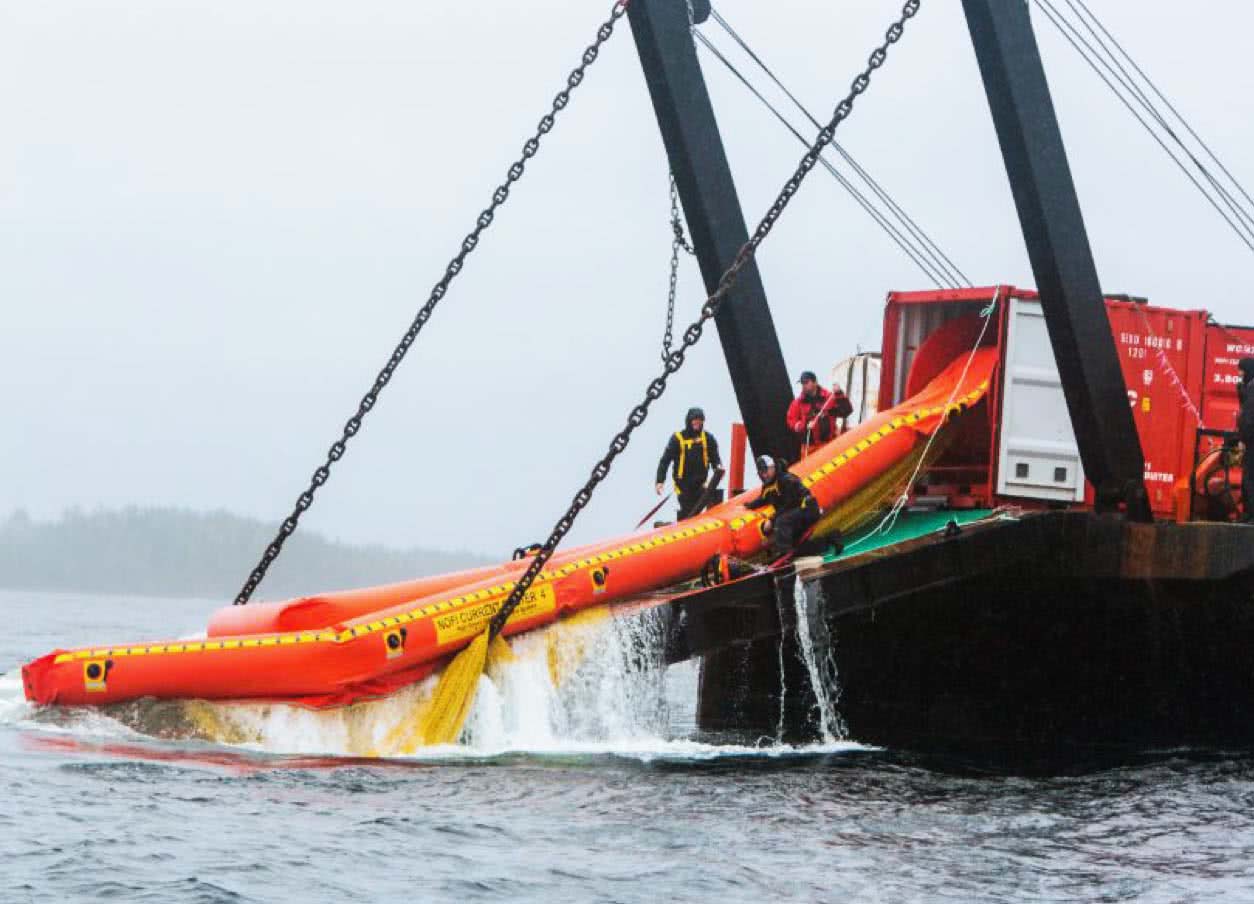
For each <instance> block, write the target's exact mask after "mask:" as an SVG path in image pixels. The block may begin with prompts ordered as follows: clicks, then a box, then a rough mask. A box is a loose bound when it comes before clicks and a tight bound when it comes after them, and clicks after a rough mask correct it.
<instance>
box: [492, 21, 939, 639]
mask: <svg viewBox="0 0 1254 904" xmlns="http://www.w3.org/2000/svg"><path fill="white" fill-rule="evenodd" d="M921 3H922V0H906V3H905V4H904V5H903V6H902V8H901V17H900V18H899V19H898V20H897V21H896V22H894V23H893V24H892V25H891V26H889V28H888V31H887V32H885V34H884V43H882V44H880V46H878V47H876V48H875V49H874V50H873V51H871V55H870V56H869V57H868V58H867V65H866V68H865V69H863V70H862V72H860V73H858V75H857V77H856V78H854V80H853V83H852V84H851V85H850V87H849V93H848V94H847V95H845V98H844V99H843V100H842V101H841V102H840V103H839V104H837V105H836V109H835V111H834V112H833V113H832V118H831V120H829V121H828V123H827V125H825V126H823V128H822V129H820V130H819V134H818V136H817V137H816V138H815V140H814V143H813V144H811V145H810V148H809V150H807V151H806V153H805V156H804V157H802V158H801V162H800V163H799V164H798V165H797V169H796V171H795V172H794V173H793V174H792V176H791V177H790V178H789V179H788V181H787V182H785V183H784V187H783V188H782V189H781V190H780V192H779V195H778V196H776V198H775V202H774V203H773V204H771V206H770V208H769V209H768V210H767V212H766V214H765V215H764V216H763V217H762V220H761V221H760V222H759V223H758V227H757V229H755V230H754V232H753V235H752V236H750V238H749V241H747V242H745V244H744V245H742V246H741V248H740V251H738V252H737V253H736V257H735V259H734V260H733V261H732V263H731V266H730V267H728V268H727V270H726V271H725V272H724V273H723V275H722V276H721V277H720V278H719V281H718V285H717V286H716V287H715V289H714V291H713V292H712V293H711V294H710V296H709V297H708V298H706V300H705V303H704V304H703V305H702V306H701V316H700V317H698V318H697V319H696V320H694V321H693V322H692V323H691V324H690V325H689V326H688V328H687V329H686V330H684V337H683V343H682V344H681V345H680V347H679V348H677V349H676V350H675V351H673V352H671V353H670V355H669V356H667V359H666V364H665V369H664V370H663V372H662V373H661V375H660V376H657V377H654V379H653V380H652V382H650V383H649V385H648V387H647V388H646V390H645V397H644V399H643V400H642V401H641V402H640V404H638V405H636V407H634V408H633V409H631V411H630V413H629V414H628V415H627V425H626V426H625V427H624V428H623V429H622V430H620V431H619V432H618V433H617V434H616V435H615V436H614V438H613V439H612V440H611V441H610V446H609V451H608V452H607V453H606V454H605V457H603V458H602V459H601V460H600V461H598V462H597V463H596V465H594V466H593V468H592V473H591V474H590V475H589V477H588V480H587V482H586V483H584V485H583V487H581V488H580V490H579V492H577V493H576V494H575V497H574V499H573V500H571V503H570V506H569V508H567V509H566V513H565V514H564V515H562V517H561V518H559V519H558V521H557V523H556V524H555V525H553V530H552V532H551V533H550V534H549V538H548V539H547V540H545V542H544V545H543V546H542V547H541V548H540V551H539V552H538V553H537V554H536V556H535V557H534V558H533V559H532V560H531V564H530V565H529V566H528V567H527V570H526V571H525V572H523V574H522V576H521V577H519V579H518V583H517V584H515V585H514V589H513V591H512V592H511V593H510V595H509V598H508V599H507V600H506V601H505V604H504V605H503V606H501V608H500V609H499V610H498V611H497V613H496V614H495V615H494V616H492V621H491V623H490V624H489V630H490V631H491V636H493V637H495V636H497V635H499V634H500V633H501V629H502V628H504V627H505V622H506V621H507V620H508V619H509V617H510V614H511V613H512V612H513V611H514V609H516V608H517V607H518V604H519V603H520V602H521V601H522V599H523V597H524V595H525V594H526V593H527V590H528V589H529V588H530V587H531V584H532V583H533V582H534V581H535V579H536V577H537V576H538V575H539V574H540V572H541V571H542V570H543V568H544V566H545V564H546V563H547V562H548V561H549V559H550V558H552V556H553V552H554V551H555V550H556V549H557V546H558V544H559V543H561V542H562V538H563V537H565V536H566V534H567V533H568V532H569V531H570V529H571V527H572V526H573V525H574V523H575V519H576V518H577V517H578V516H579V513H580V512H581V511H583V509H584V507H585V506H586V505H587V504H588V502H589V501H591V499H592V493H593V491H594V490H596V488H597V485H598V484H600V483H601V481H603V480H605V478H606V477H607V476H609V473H610V467H611V466H612V465H613V463H614V459H616V458H617V457H618V456H619V455H620V454H622V452H623V450H624V449H626V448H627V444H628V443H629V442H630V441H631V434H632V433H633V432H634V431H635V429H636V428H637V427H639V426H640V425H641V424H643V423H644V420H645V418H647V417H648V416H649V407H650V406H651V405H652V404H653V403H654V402H656V401H657V400H658V399H660V398H661V397H662V394H663V393H664V392H666V382H667V380H668V379H669V378H670V376H671V374H673V373H675V372H676V371H678V370H679V369H680V368H681V367H683V365H684V358H685V356H686V355H687V353H688V350H689V349H690V348H692V347H693V346H694V345H696V344H697V342H699V341H700V339H701V334H702V333H703V332H704V330H705V326H706V324H707V323H709V322H710V320H711V319H713V317H714V315H716V314H717V313H718V310H719V308H720V307H721V306H722V304H723V301H724V300H725V299H726V297H727V293H728V292H730V291H731V288H732V286H733V285H735V283H736V279H737V278H738V277H739V276H740V271H741V270H743V269H744V268H745V266H746V265H748V263H749V261H751V260H752V259H753V256H754V255H755V254H756V253H757V250H758V246H759V245H761V244H762V242H763V240H765V239H766V237H767V236H768V235H769V234H770V232H771V230H772V229H773V228H774V226H775V223H776V221H777V220H778V219H779V217H780V215H781V214H782V213H783V212H784V208H786V207H787V206H788V203H789V202H790V201H791V200H792V198H793V196H794V195H795V194H796V193H797V190H798V189H799V188H800V187H801V182H802V180H804V179H805V177H806V175H807V174H809V172H810V170H812V169H814V166H815V164H816V163H817V162H818V159H819V154H820V153H822V151H823V149H824V148H826V147H827V145H828V144H829V143H830V142H831V140H832V136H833V135H834V134H835V133H836V128H837V126H839V125H840V124H841V123H842V122H844V121H845V120H846V119H848V118H849V114H850V113H852V112H853V105H854V102H855V101H856V100H857V99H858V98H859V97H860V96H862V94H863V93H864V92H865V91H866V89H867V88H868V87H869V86H870V84H871V76H872V74H873V73H874V72H875V70H877V69H879V68H880V67H881V66H883V65H884V61H885V60H886V59H887V58H888V48H889V47H891V46H892V45H893V44H896V43H897V42H898V41H900V40H901V36H902V34H903V33H904V31H905V26H906V22H907V21H909V20H910V19H912V18H914V16H915V14H916V13H918V11H919V6H920V4H921Z"/></svg>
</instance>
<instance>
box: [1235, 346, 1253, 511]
mask: <svg viewBox="0 0 1254 904" xmlns="http://www.w3.org/2000/svg"><path fill="white" fill-rule="evenodd" d="M1237 367H1238V368H1240V370H1241V382H1240V383H1238V384H1237V396H1238V397H1239V398H1240V399H1241V410H1240V411H1239V412H1238V413H1237V435H1238V436H1239V437H1240V438H1241V442H1242V443H1243V444H1244V445H1245V459H1244V462H1243V464H1242V466H1241V475H1242V476H1241V496H1242V499H1243V501H1244V502H1245V522H1246V523H1247V524H1254V358H1242V359H1241V361H1240V362H1239V363H1238V364H1237Z"/></svg>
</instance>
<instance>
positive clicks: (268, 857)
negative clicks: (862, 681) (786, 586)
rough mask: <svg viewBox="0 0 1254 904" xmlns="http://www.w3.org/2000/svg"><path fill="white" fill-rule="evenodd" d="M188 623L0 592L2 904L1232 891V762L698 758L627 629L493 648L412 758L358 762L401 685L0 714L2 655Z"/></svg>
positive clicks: (609, 622) (174, 609) (1239, 862)
mask: <svg viewBox="0 0 1254 904" xmlns="http://www.w3.org/2000/svg"><path fill="white" fill-rule="evenodd" d="M790 602H791V601H790ZM796 603H797V606H798V614H799V615H800V614H802V611H803V606H802V600H800V599H798V600H797V601H796ZM211 607H212V604H211V603H209V602H206V601H188V600H156V599H145V600H134V599H126V598H122V597H105V596H87V595H52V594H17V593H9V592H0V611H3V612H4V613H5V614H6V616H8V618H7V621H8V623H9V624H10V625H11V626H13V629H12V630H11V631H10V632H9V633H8V634H6V635H4V636H3V637H0V671H2V672H3V673H4V674H3V675H2V676H0V788H2V789H3V794H0V863H3V864H4V869H3V870H0V900H3V901H6V902H7V901H17V902H26V901H43V900H62V901H93V900H114V901H117V900H122V901H163V902H164V901H176V902H179V901H196V902H218V901H222V902H226V901H231V902H239V901H248V902H253V901H256V902H286V901H291V900H294V899H299V900H309V901H324V900H381V899H384V898H387V897H392V896H404V897H405V898H408V899H414V900H423V901H426V900H458V901H480V900H498V899H501V898H508V899H510V900H524V901H566V900H579V901H583V900H613V901H631V902H634V901H641V902H644V901H650V902H652V901H657V900H667V899H670V900H710V899H712V898H718V899H722V900H725V901H750V900H752V901H762V900H797V901H829V900H830V901H836V900H842V901H843V900H867V901H914V900H926V901H931V900H961V901H1002V900H1010V899H1013V900H1044V901H1074V900H1096V899H1101V900H1138V901H1139V900H1150V901H1157V900H1161V901H1178V900H1188V901H1202V900H1215V901H1218V900H1224V901H1230V900H1248V899H1251V898H1252V897H1254V859H1252V858H1251V857H1250V855H1249V853H1248V852H1249V850H1250V849H1252V848H1254V816H1252V815H1251V814H1252V813H1254V807H1252V806H1251V804H1254V758H1251V757H1250V756H1248V755H1235V754H1233V755H1223V754H1216V753H1209V754H1203V753H1199V752H1185V751H1176V752H1169V753H1164V754H1161V755H1158V756H1154V757H1146V758H1144V759H1143V760H1141V761H1138V762H1134V763H1124V764H1121V765H1115V766H1107V767H1105V768H1102V769H1100V770H1096V771H1090V772H1088V773H1086V774H1080V775H1063V776H1056V777H1045V778H1024V777H1015V776H1006V775H997V774H984V773H980V772H975V771H972V770H971V769H970V768H966V767H962V766H959V765H957V764H953V763H946V762H941V761H935V760H929V759H923V758H919V757H915V756H910V755H906V754H903V753H900V752H895V751H885V750H876V749H871V748H866V747H862V746H860V745H858V744H857V743H856V742H839V741H838V742H834V743H829V744H825V745H823V746H818V747H811V748H800V749H798V748H790V747H781V746H773V745H772V744H771V742H770V741H769V739H768V740H764V741H763V744H764V745H766V746H762V747H746V746H736V745H727V744H719V743H717V742H716V741H717V739H711V738H708V737H707V738H699V737H697V736H696V734H695V730H694V706H695V700H696V688H697V670H696V668H695V666H694V665H692V664H686V665H684V666H677V667H671V668H669V669H667V668H663V667H661V665H660V663H659V661H658V659H657V657H656V650H657V649H659V647H658V645H657V644H656V643H655V642H654V640H655V639H656V638H655V637H654V634H655V632H656V630H657V623H656V621H654V620H653V619H652V617H651V616H648V615H645V616H644V617H642V618H636V619H626V620H619V619H612V618H603V619H600V620H592V622H591V623H590V624H585V625H582V626H580V625H576V626H574V629H573V630H570V631H568V632H567V634H568V636H562V637H557V636H555V635H557V634H559V633H560V629H559V631H558V632H549V636H546V634H543V633H540V634H534V635H531V636H528V637H526V638H522V639H519V640H516V641H515V643H514V646H515V651H516V653H517V654H518V658H517V661H516V662H515V663H514V664H513V665H512V666H511V667H510V668H509V669H507V670H505V671H504V672H502V673H496V674H492V675H489V676H487V677H485V678H484V679H482V683H481V686H480V688H479V693H478V696H477V699H476V703H475V707H474V710H473V711H472V713H471V717H470V720H469V722H468V726H467V731H466V733H465V735H464V737H463V740H464V742H465V743H464V744H462V745H458V746H455V747H447V748H439V749H434V750H426V751H421V752H419V753H417V754H415V755H413V756H392V757H384V758H368V757H365V756H363V750H364V748H365V747H367V746H369V745H370V744H378V743H379V741H380V739H381V738H385V737H386V736H387V733H388V730H389V728H390V727H391V726H392V725H394V724H396V723H397V722H398V721H403V719H404V718H405V717H406V716H407V715H408V714H409V713H410V712H411V711H412V707H413V706H414V705H415V702H416V701H417V700H419V699H420V698H421V695H422V693H423V690H424V688H423V687H422V686H419V687H417V688H414V689H411V690H410V691H407V692H405V693H403V694H398V695H395V696H394V697H393V698H389V699H388V700H386V701H382V702H381V703H379V704H374V705H373V708H372V709H367V710H363V711H362V712H360V713H358V714H356V715H352V716H350V715H348V714H347V712H346V711H336V712H333V713H327V714H318V713H314V712H312V711H308V710H303V709H300V708H296V707H283V706H256V705H249V706H237V707H223V706H214V707H207V708H206V710H207V711H208V712H209V713H211V714H212V715H211V716H206V715H205V711H197V710H196V709H195V708H194V707H193V709H192V711H191V713H190V714H189V712H188V710H187V708H186V707H183V706H182V705H181V704H155V703H151V702H148V703H138V704H133V705H131V706H129V707H118V708H115V709H114V710H111V711H110V712H108V713H104V712H98V711H94V710H74V711H67V710H45V711H37V710H35V709H33V708H32V707H30V706H29V705H27V704H26V703H25V701H24V700H22V698H21V688H20V685H19V682H18V678H17V674H16V667H17V666H18V665H19V664H20V662H22V661H25V660H27V659H29V658H32V657H34V656H36V655H39V654H41V653H44V652H47V650H49V649H51V648H53V647H55V646H68V645H73V644H78V643H85V642H92V641H95V642H104V641H109V640H122V639H127V638H143V637H157V636H162V635H167V636H168V635H171V634H189V633H193V632H194V631H196V630H198V629H199V627H200V625H201V623H202V622H203V618H204V615H205V613H207V612H208V611H209V609H210V608H211ZM816 627H817V626H815V625H811V626H810V629H809V630H810V633H811V640H812V641H813V644H814V647H815V649H816V650H817V649H818V648H820V647H824V646H825V645H826V643H825V639H824V638H822V637H821V636H819V634H818V632H817V631H816V630H815V628H816ZM555 650H556V651H557V653H556V654H555V653H554V651H555ZM832 665H833V664H832V663H828V662H826V661H825V660H824V659H823V657H822V655H821V654H820V655H819V656H818V658H817V659H816V661H815V662H814V664H813V667H814V669H815V670H816V671H818V672H820V673H823V674H828V673H829V672H830V670H831V668H832ZM815 705H816V706H832V705H834V706H835V707H836V708H837V709H838V708H839V698H838V696H835V695H833V696H832V697H830V698H829V699H828V700H827V701H825V702H824V703H822V704H821V703H820V702H819V701H816V703H815ZM215 732H216V733H217V737H218V740H212V741H211V740H206V738H207V737H210V736H212V735H214V733H215Z"/></svg>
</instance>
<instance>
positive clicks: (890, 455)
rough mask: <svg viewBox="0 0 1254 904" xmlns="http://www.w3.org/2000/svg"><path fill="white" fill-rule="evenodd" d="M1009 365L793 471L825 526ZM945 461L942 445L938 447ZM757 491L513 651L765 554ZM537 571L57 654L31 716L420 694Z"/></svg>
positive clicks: (525, 612)
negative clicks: (144, 705)
mask: <svg viewBox="0 0 1254 904" xmlns="http://www.w3.org/2000/svg"><path fill="white" fill-rule="evenodd" d="M996 354H997V352H996V350H995V349H981V350H979V351H977V352H975V353H974V354H973V355H971V356H969V357H968V356H966V355H963V356H962V358H960V359H958V360H956V361H954V362H953V363H952V364H951V365H950V366H949V367H948V368H946V369H945V370H944V371H943V372H942V373H941V374H939V375H938V376H937V377H936V378H935V379H933V380H932V381H931V382H930V383H928V385H927V386H926V387H925V388H924V389H923V390H922V391H921V392H919V393H918V394H917V395H915V396H914V397H913V398H911V399H910V400H908V401H907V402H904V403H902V404H901V405H898V406H897V407H895V408H893V409H891V410H889V411H884V412H881V413H880V414H878V415H877V416H876V417H874V418H873V419H871V420H870V421H868V422H866V423H864V424H861V425H859V426H857V427H854V428H853V429H851V430H849V431H848V432H846V433H845V434H843V435H841V436H840V437H838V438H836V439H835V440H833V441H832V442H831V443H829V444H827V445H826V446H824V447H822V448H821V449H819V450H817V451H815V452H814V453H812V454H811V455H809V456H808V457H806V458H805V459H803V460H802V461H800V462H798V463H797V464H796V465H794V466H793V467H792V468H791V469H790V470H792V471H793V473H795V474H797V475H798V476H799V477H801V478H802V480H803V481H804V482H805V484H806V485H807V486H808V487H809V488H810V490H811V492H813V493H814V496H815V498H816V499H817V500H818V502H819V505H820V506H821V507H822V509H823V511H824V513H825V514H824V518H823V520H822V521H821V522H820V525H819V527H820V529H823V528H824V527H828V528H830V527H846V526H848V525H849V524H850V523H851V522H853V521H857V520H860V519H864V518H865V517H867V516H868V515H873V514H874V507H875V506H877V505H879V504H880V503H881V502H882V501H883V499H884V498H886V496H887V495H890V494H893V493H895V492H897V491H899V489H900V487H901V486H902V485H904V484H905V482H906V481H907V480H908V479H909V477H910V473H911V471H912V469H913V467H914V465H915V464H916V463H917V462H918V461H919V460H920V456H921V452H922V450H923V449H924V448H925V447H926V444H927V440H928V437H929V436H931V435H932V434H933V433H935V432H937V431H938V430H939V429H940V427H941V426H942V425H943V424H944V423H945V422H946V421H947V420H948V419H949V417H950V416H951V415H957V414H961V413H962V412H963V411H965V410H967V409H969V408H971V407H972V406H974V405H976V404H977V403H979V402H980V401H981V400H982V399H983V398H984V396H985V394H986V392H987V390H988V386H989V382H990V380H991V379H992V372H993V369H994V367H995V365H996V360H997V359H996ZM937 445H938V446H939V445H940V444H937ZM757 493H758V491H757V490H753V491H750V492H748V493H744V494H742V495H740V496H737V497H735V498H734V499H731V500H729V501H727V502H724V503H722V504H721V505H718V506H716V507H715V508H712V509H710V510H709V511H707V512H706V513H705V514H703V515H700V516H698V517H695V518H691V519H689V520H687V521H683V522H680V523H679V524H675V525H669V526H666V527H662V528H656V529H654V530H649V531H645V532H642V533H638V534H633V535H630V536H628V537H624V538H619V539H615V540H610V541H607V542H604V543H598V544H592V545H588V546H584V547H581V548H578V549H573V550H569V551H567V552H565V553H563V554H561V555H557V556H554V557H553V558H552V559H551V560H550V561H549V563H548V567H547V568H546V569H545V570H544V571H542V572H541V573H540V575H539V577H538V578H537V579H536V582H535V583H534V584H533V585H532V587H531V588H530V590H529V591H528V593H527V595H526V597H525V599H524V600H523V602H522V604H521V605H519V607H518V608H517V609H516V610H515V612H514V613H513V615H512V616H511V617H510V619H509V621H508V622H507V623H506V625H505V631H504V633H505V635H506V636H510V635H514V634H519V633H521V632H524V631H529V630H532V629H533V628H537V627H541V626H543V625H547V624H550V623H552V622H554V621H556V620H558V619H559V618H562V617H563V616H565V615H568V614H570V613H573V612H576V611H578V610H581V609H584V608H587V607H589V606H593V605H599V604H601V603H607V602H612V601H614V600H617V599H622V598H625V597H630V596H634V595H637V594H640V593H643V592H645V591H650V590H657V589H660V588H663V587H667V586H670V585H672V584H675V583H677V582H680V581H685V580H690V579H692V578H694V577H696V576H697V575H698V574H699V573H700V570H701V566H702V565H703V564H704V563H705V562H706V561H707V560H709V559H710V557H711V556H713V555H715V554H716V553H721V554H724V555H728V554H730V555H734V556H737V557H739V558H752V557H754V556H755V555H758V554H759V553H761V552H763V548H764V545H765V535H764V533H763V524H764V522H765V520H766V519H767V518H769V517H770V516H771V514H772V510H771V508H770V507H765V508H762V509H758V510H756V511H754V510H750V509H747V508H746V507H745V503H746V502H749V501H750V500H752V499H753V498H755V497H756V496H757ZM525 564H526V562H525V561H521V562H510V563H506V564H503V565H499V566H491V567H488V568H484V569H473V570H471V571H466V572H459V573H457V574H453V575H445V576H440V577H435V578H424V579H422V580H417V581H410V582H404V583H401V584H392V585H388V586H385V587H376V588H368V589H364V590H355V591H347V592H343V593H333V594H326V595H324V596H318V597H308V598H305V599H302V600H295V601H291V602H288V603H276V604H254V605H250V606H245V607H228V608H227V609H225V610H222V611H221V612H219V613H218V614H216V615H215V616H214V618H213V621H212V622H211V625H210V631H209V632H208V636H207V637H206V638H205V639H199V640H174V641H158V642H155V643H128V644H119V645H113V646H100V647H86V648H83V649H78V650H56V651H54V652H52V653H49V654H48V655H46V656H43V657H41V658H39V659H36V660H35V661H34V662H31V663H29V664H27V665H26V666H24V667H23V668H22V679H23V685H24V688H25V692H26V696H27V698H28V699H29V700H31V701H33V702H36V703H42V704H104V703H117V702H119V701H123V700H132V699H136V698H139V697H158V698H199V699H210V700H249V699H251V700H257V699H265V700H282V701H287V702H291V703H299V704H303V705H309V706H329V705H340V704H345V703H350V702H353V701H355V700H360V699H366V698H370V697H377V696H381V695H383V694H387V693H389V692H391V691H393V690H396V689H397V688H399V687H402V686H404V685H407V684H410V683H412V682H414V681H417V680H419V679H421V678H423V677H425V676H426V675H428V674H430V673H431V672H433V671H434V670H435V669H436V668H438V667H439V666H440V665H441V664H442V663H443V661H444V660H445V659H446V658H447V657H449V656H450V655H451V654H453V653H455V652H457V651H458V650H459V649H461V648H462V647H463V646H465V645H466V643H467V642H468V641H470V639H471V638H473V637H474V636H475V635H477V634H479V633H481V632H482V631H483V629H484V627H485V626H486V625H487V623H488V621H489V619H490V618H491V617H492V615H493V614H495V613H496V611H497V610H498V609H499V608H500V607H501V605H502V604H503V603H504V601H505V599H506V598H507V597H508V596H509V593H510V591H511V590H512V589H513V587H514V582H513V579H514V578H516V577H517V576H518V574H519V572H520V571H521V569H522V568H523V567H524V566H525Z"/></svg>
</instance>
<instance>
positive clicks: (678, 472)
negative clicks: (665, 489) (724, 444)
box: [675, 430, 710, 480]
mask: <svg viewBox="0 0 1254 904" xmlns="http://www.w3.org/2000/svg"><path fill="white" fill-rule="evenodd" d="M675 441H676V442H677V443H679V463H678V464H676V465H675V479H676V480H683V479H684V460H685V459H686V458H687V457H688V450H689V449H691V448H692V447H693V446H694V445H696V444H697V443H700V444H701V464H702V465H703V466H704V467H705V469H706V470H707V471H708V470H709V469H710V444H709V442H708V441H707V440H706V438H705V431H704V430H702V431H701V435H700V436H698V437H697V438H696V439H684V435H683V433H682V432H680V433H676V434H675Z"/></svg>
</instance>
